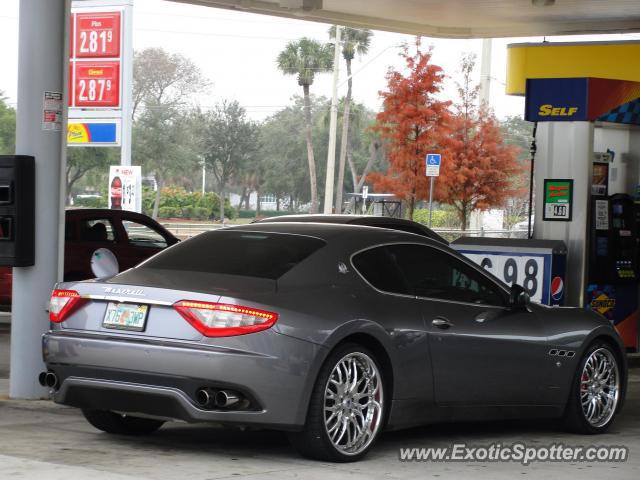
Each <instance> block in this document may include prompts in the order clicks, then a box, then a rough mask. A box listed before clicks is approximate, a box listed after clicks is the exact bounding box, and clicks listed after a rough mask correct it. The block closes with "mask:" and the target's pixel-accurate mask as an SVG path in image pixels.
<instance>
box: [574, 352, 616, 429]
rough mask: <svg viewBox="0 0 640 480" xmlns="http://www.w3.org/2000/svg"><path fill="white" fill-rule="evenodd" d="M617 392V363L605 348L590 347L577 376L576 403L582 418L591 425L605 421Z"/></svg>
mask: <svg viewBox="0 0 640 480" xmlns="http://www.w3.org/2000/svg"><path fill="white" fill-rule="evenodd" d="M619 396H620V374H619V372H618V363H617V361H616V358H615V356H614V355H613V353H611V351H609V350H608V349H606V348H598V349H597V350H594V351H593V352H592V353H591V355H589V357H588V358H587V361H586V362H585V364H584V368H583V369H582V375H581V376H580V403H581V405H582V413H583V415H584V418H585V419H586V420H587V422H589V423H590V424H591V426H593V427H596V428H598V427H602V426H604V425H606V424H607V423H608V422H609V421H610V420H611V418H612V417H613V415H614V413H615V411H616V407H617V406H618V399H619Z"/></svg>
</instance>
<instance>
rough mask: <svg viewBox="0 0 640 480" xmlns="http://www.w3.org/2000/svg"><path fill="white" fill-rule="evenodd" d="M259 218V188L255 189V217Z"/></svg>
mask: <svg viewBox="0 0 640 480" xmlns="http://www.w3.org/2000/svg"><path fill="white" fill-rule="evenodd" d="M259 216H260V188H257V189H256V217H259Z"/></svg>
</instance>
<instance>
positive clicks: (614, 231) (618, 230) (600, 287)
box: [585, 194, 639, 350]
mask: <svg viewBox="0 0 640 480" xmlns="http://www.w3.org/2000/svg"><path fill="white" fill-rule="evenodd" d="M637 212H638V208H637V205H636V204H635V203H634V201H633V199H632V197H631V196H629V195H626V194H616V195H611V196H601V195H593V196H592V197H591V225H590V238H589V240H590V241H589V268H588V282H587V292H586V297H585V298H586V307H587V308H589V309H591V310H594V311H596V312H598V313H600V314H602V315H604V316H605V317H606V318H608V319H609V320H610V321H611V322H612V323H613V324H614V325H615V327H616V329H617V330H618V333H620V335H621V337H622V339H623V341H624V344H625V346H626V347H627V348H628V349H629V350H637V348H638V344H637V343H638V338H637V336H638V332H637V324H638V277H639V271H638V240H639V239H638V223H637Z"/></svg>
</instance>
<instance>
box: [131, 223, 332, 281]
mask: <svg viewBox="0 0 640 480" xmlns="http://www.w3.org/2000/svg"><path fill="white" fill-rule="evenodd" d="M324 245H325V242H324V241H323V240H320V239H318V238H314V237H307V236H303V235H290V234H282V233H262V232H240V231H230V230H229V231H217V232H208V233H203V234H201V235H198V236H197V237H194V238H192V239H190V240H187V241H184V242H182V243H179V244H178V245H175V246H174V247H172V248H170V249H168V250H165V251H163V252H162V253H160V254H158V255H156V256H155V257H153V258H151V259H150V260H148V261H147V262H145V263H144V264H142V265H141V268H158V269H164V270H182V271H192V272H208V273H221V274H226V275H242V276H246V277H259V278H270V279H274V280H275V279H277V278H279V277H281V276H282V275H284V274H285V273H286V272H288V271H289V270H290V269H292V268H293V267H295V266H296V265H297V264H299V263H300V262H302V261H303V260H304V259H305V258H307V257H308V256H309V255H311V254H312V253H314V252H315V251H317V250H319V249H320V248H322V247H323V246H324Z"/></svg>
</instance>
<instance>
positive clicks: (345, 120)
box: [336, 58, 353, 213]
mask: <svg viewBox="0 0 640 480" xmlns="http://www.w3.org/2000/svg"><path fill="white" fill-rule="evenodd" d="M347 78H348V85H349V86H348V88H347V96H346V97H345V99H344V111H343V112H342V136H341V137H340V164H339V167H338V183H337V185H336V213H342V191H343V190H344V167H345V163H346V160H347V146H348V145H349V120H350V118H351V117H350V116H349V114H350V112H351V89H352V86H353V82H352V79H351V60H350V59H348V58H347Z"/></svg>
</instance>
